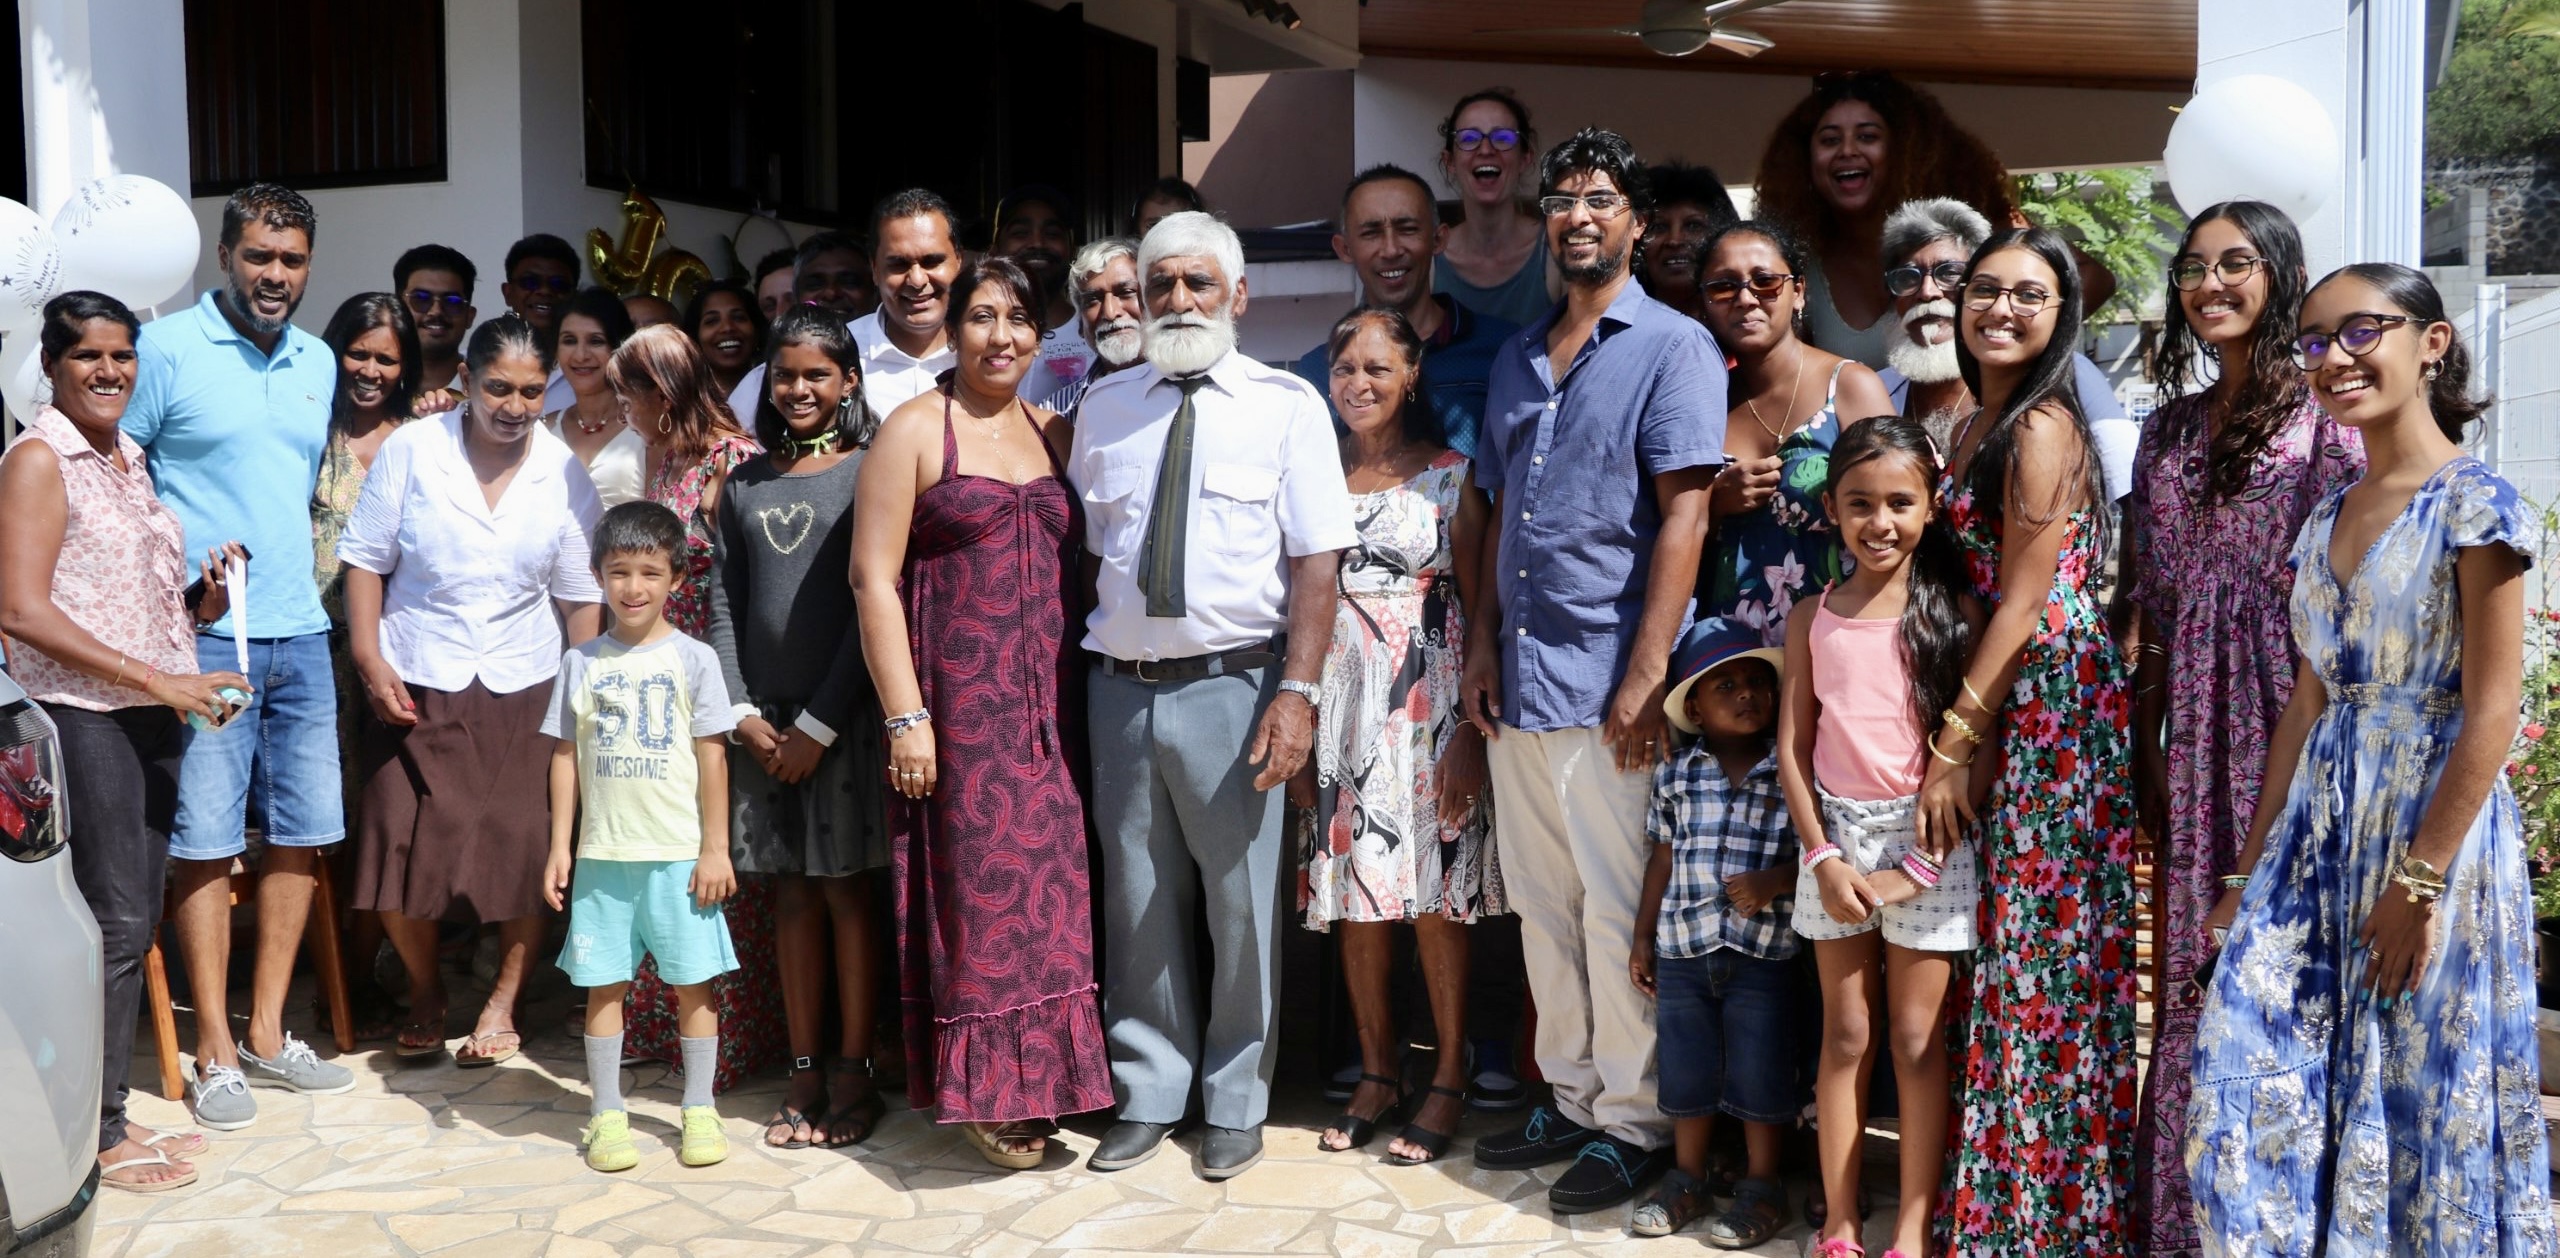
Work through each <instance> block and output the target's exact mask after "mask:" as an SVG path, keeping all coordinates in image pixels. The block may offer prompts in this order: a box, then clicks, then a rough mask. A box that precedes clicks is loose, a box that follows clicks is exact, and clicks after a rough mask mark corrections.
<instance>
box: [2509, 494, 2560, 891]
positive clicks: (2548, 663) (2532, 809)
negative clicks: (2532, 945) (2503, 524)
mask: <svg viewBox="0 0 2560 1258" xmlns="http://www.w3.org/2000/svg"><path fill="white" fill-rule="evenodd" d="M2537 515H2538V517H2539V519H2538V523H2539V524H2540V525H2541V530H2542V531H2541V535H2542V536H2543V537H2545V538H2550V537H2560V532H2555V530H2560V505H2554V504H2551V503H2543V504H2538V506H2537ZM2535 572H2536V574H2537V576H2536V582H2535V583H2536V584H2537V585H2538V586H2539V587H2541V588H2540V591H2539V592H2540V593H2541V594H2542V595H2543V597H2542V598H2541V599H2540V600H2538V601H2539V602H2540V603H2541V605H2542V607H2543V608H2544V609H2545V610H2537V611H2534V612H2531V613H2528V614H2527V615H2526V617H2525V639H2524V650H2525V661H2524V728H2523V729H2522V730H2521V731H2519V732H2518V733H2517V735H2516V745H2515V748H2514V750H2512V751H2510V752H2509V753H2508V754H2507V784H2508V785H2509V786H2511V787H2513V788H2514V789H2515V793H2516V809H2517V811H2518V812H2519V813H2521V814H2522V816H2523V820H2524V845H2525V847H2524V850H2525V859H2526V862H2527V864H2528V867H2529V868H2530V869H2531V871H2532V874H2533V915H2534V917H2535V918H2536V919H2539V920H2549V919H2552V918H2560V733H2554V732H2553V730H2552V726H2553V725H2554V724H2555V723H2560V609H2555V608H2553V607H2552V604H2551V601H2550V597H2549V596H2550V593H2551V578H2550V577H2548V576H2546V575H2540V574H2541V569H2539V568H2537V569H2535Z"/></svg>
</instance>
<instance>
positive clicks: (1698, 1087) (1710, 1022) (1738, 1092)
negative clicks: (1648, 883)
mask: <svg viewBox="0 0 2560 1258" xmlns="http://www.w3.org/2000/svg"><path fill="white" fill-rule="evenodd" d="M1653 982H1654V1014H1653V1021H1654V1037H1655V1043H1656V1044H1658V1045H1660V1047H1659V1049H1658V1050H1657V1053H1658V1054H1659V1071H1660V1077H1661V1093H1660V1096H1659V1098H1658V1100H1657V1101H1656V1104H1657V1105H1658V1106H1659V1107H1660V1108H1661V1110H1662V1115H1663V1117H1665V1118H1701V1117H1704V1116H1706V1115H1709V1114H1730V1115H1732V1116H1734V1117H1735V1118H1739V1119H1741V1120H1742V1121H1744V1122H1746V1123H1792V1122H1794V1121H1796V1119H1797V1118H1798V1117H1799V1116H1800V1115H1802V1114H1803V1113H1804V1107H1805V1105H1806V1104H1807V1103H1809V1102H1810V1101H1811V1100H1812V1099H1813V1093H1812V1090H1811V1089H1810V1088H1809V1087H1807V1086H1806V1082H1805V1054H1804V1052H1803V1050H1802V1048H1801V1047H1800V1045H1799V1031H1800V1028H1801V1024H1802V1023H1803V1021H1804V1017H1803V1009H1802V990H1803V989H1802V986H1801V983H1802V980H1801V978H1800V976H1799V975H1798V973H1797V967H1796V964H1795V963H1794V962H1792V961H1764V960H1762V959H1760V958H1759V957H1755V956H1752V955H1750V954H1748V953H1742V952H1736V951H1734V950H1733V949H1731V948H1719V949H1717V950H1716V951H1714V952H1710V953H1708V954H1707V955H1705V956H1703V957H1658V958H1656V959H1655V960H1654V963H1653Z"/></svg>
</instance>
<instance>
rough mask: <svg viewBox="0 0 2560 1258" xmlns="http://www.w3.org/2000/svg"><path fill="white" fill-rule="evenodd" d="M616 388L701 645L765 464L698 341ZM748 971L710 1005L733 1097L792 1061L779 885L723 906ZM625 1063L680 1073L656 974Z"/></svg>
mask: <svg viewBox="0 0 2560 1258" xmlns="http://www.w3.org/2000/svg"><path fill="white" fill-rule="evenodd" d="M604 374H605V381H606V383H608V384H610V385H612V386H613V391H614V393H615V395H616V396H618V397H620V398H621V399H622V413H623V417H624V418H625V419H626V420H628V421H629V422H630V424H631V427H632V428H633V429H634V430H635V431H637V432H638V433H639V434H640V439H641V440H643V441H645V442H647V443H648V445H649V457H648V467H647V475H646V476H645V477H644V478H643V479H642V482H641V488H642V493H643V494H644V495H645V496H646V497H647V498H648V499H649V501H651V502H655V503H657V504H659V505H660V506H663V507H666V508H668V509H669V510H671V511H674V512H675V513H676V516H677V518H679V519H681V520H683V521H684V551H685V553H684V561H683V563H681V564H680V565H678V568H677V571H676V585H675V589H674V591H673V592H671V593H670V594H668V595H667V622H668V623H669V624H672V625H674V626H675V627H676V629H677V630H678V631H679V632H682V633H685V634H689V635H691V636H692V637H694V638H695V639H697V640H699V641H702V642H706V643H707V642H709V641H710V640H711V583H712V582H713V581H714V580H717V579H718V574H717V573H715V572H714V571H713V563H712V559H713V551H714V549H715V548H716V543H717V540H718V538H719V532H720V524H719V519H720V517H719V514H718V512H719V506H720V487H721V486H722V485H723V484H724V483H726V482H727V481H728V479H729V473H730V472H732V471H735V470H736V469H737V467H738V465H739V464H741V463H744V462H746V461H747V460H749V459H751V458H754V457H755V456H756V455H758V454H760V453H762V450H761V449H760V448H759V447H758V446H757V445H756V443H755V441H754V439H753V438H750V437H749V436H747V434H746V433H745V432H743V431H741V430H740V429H739V428H738V421H737V418H736V417H735V416H733V415H731V414H730V413H729V403H728V401H727V399H725V398H723V397H721V396H720V392H719V390H718V388H716V387H715V386H714V385H713V383H712V378H711V370H710V367H709V365H708V364H706V363H704V362H703V361H702V352H701V351H700V350H698V349H696V348H694V344H693V338H691V337H689V336H686V335H685V334H684V333H683V332H682V331H681V330H679V329H677V328H676V327H674V326H673V325H670V324H660V325H658V326H656V327H647V328H642V329H640V330H639V331H638V332H635V333H633V334H632V336H631V339H629V340H627V341H624V342H623V343H622V345H621V347H620V348H618V349H616V350H614V351H613V358H612V360H611V361H609V362H607V363H606V364H605V369H604ZM721 912H722V913H724V914H726V915H727V916H728V919H729V938H730V940H731V941H732V943H733V944H734V945H735V946H736V947H737V950H738V968H737V969H734V970H731V971H730V972H728V973H726V974H723V975H721V976H720V977H718V978H716V979H713V980H711V1002H712V1005H713V1007H714V1008H716V1009H718V1010H719V1012H720V1069H719V1077H718V1078H717V1079H715V1080H714V1081H713V1083H712V1086H713V1087H714V1088H716V1089H718V1090H720V1091H727V1090H728V1089H729V1088H731V1087H733V1086H735V1085H736V1084H737V1082H738V1080H739V1079H741V1078H743V1077H745V1076H746V1075H749V1074H752V1073H754V1072H755V1071H758V1070H761V1069H763V1068H765V1067H767V1066H770V1065H773V1064H774V1063H776V1062H779V1061H781V1060H782V1055H783V1048H784V1043H785V1037H784V1034H783V1024H782V1006H781V1002H780V1001H777V1000H775V999H773V998H772V993H774V992H775V991H778V990H780V987H779V984H780V982H781V974H782V971H781V966H780V964H779V963H778V962H777V961H776V959H775V955H776V954H775V949H774V931H773V884H772V883H771V882H769V881H767V880H766V879H763V878H740V879H739V880H738V893H737V894H736V895H733V896H731V897H729V900H728V902H727V903H725V904H723V905H721ZM623 1028H624V1030H623V1034H624V1037H625V1038H624V1040H623V1047H624V1051H626V1052H628V1053H630V1054H632V1055H633V1056H637V1057H649V1058H653V1059H655V1060H658V1061H664V1062H669V1063H677V1062H681V1061H682V1060H683V1056H682V1054H681V1052H680V1051H679V1049H678V1047H677V1044H676V1038H677V1037H676V1018H675V990H674V989H673V988H670V987H668V986H667V985H666V984H665V983H664V982H661V981H660V980H659V978H658V967H657V965H656V963H655V962H650V963H647V964H644V965H642V966H641V967H640V974H639V977H637V978H635V979H633V980H632V983H631V995H630V999H629V1004H628V1007H627V1012H626V1016H625V1019H624V1022H623Z"/></svg>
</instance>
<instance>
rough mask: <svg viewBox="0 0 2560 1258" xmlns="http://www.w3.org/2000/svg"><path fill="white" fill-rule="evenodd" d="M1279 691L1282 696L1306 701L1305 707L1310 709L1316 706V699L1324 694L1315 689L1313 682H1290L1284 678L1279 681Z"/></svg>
mask: <svg viewBox="0 0 2560 1258" xmlns="http://www.w3.org/2000/svg"><path fill="white" fill-rule="evenodd" d="M1280 691H1281V693H1283V694H1293V695H1296V696H1298V697H1299V698H1301V699H1304V700H1306V701H1307V706H1308V707H1311V708H1312V707H1315V706H1317V702H1316V701H1317V699H1319V698H1320V697H1322V695H1323V693H1324V692H1323V691H1322V690H1319V689H1317V687H1316V684H1315V683H1314V682H1311V681H1291V680H1289V679H1287V678H1285V677H1284V678H1282V679H1281V681H1280Z"/></svg>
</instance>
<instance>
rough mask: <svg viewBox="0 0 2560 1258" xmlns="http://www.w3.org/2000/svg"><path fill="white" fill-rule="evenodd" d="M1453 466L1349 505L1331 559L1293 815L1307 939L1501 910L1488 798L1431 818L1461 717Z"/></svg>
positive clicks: (1461, 629)
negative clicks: (1318, 674)
mask: <svg viewBox="0 0 2560 1258" xmlns="http://www.w3.org/2000/svg"><path fill="white" fill-rule="evenodd" d="M1467 468H1468V463H1467V460H1466V458H1465V456H1463V455H1460V454H1458V453H1456V452H1455V451H1451V452H1448V453H1444V454H1442V455H1441V456H1440V457H1439V458H1437V459H1435V460H1433V461H1432V463H1431V466H1429V467H1427V468H1425V469H1423V471H1422V473H1421V474H1420V475H1418V476H1415V477H1414V478H1413V479H1411V480H1409V481H1406V482H1405V483H1403V484H1401V485H1398V486H1395V487H1394V488H1391V489H1384V490H1380V491H1379V492H1377V493H1373V494H1358V495H1355V496H1354V497H1353V498H1352V512H1353V514H1354V516H1356V517H1357V522H1358V525H1359V529H1360V545H1359V547H1358V548H1357V549H1355V550H1353V551H1351V552H1350V553H1348V554H1346V555H1344V556H1343V560H1342V576H1341V581H1342V601H1341V603H1340V604H1339V605H1338V606H1337V607H1336V608H1335V610H1334V616H1333V644H1332V646H1331V647H1329V648H1328V649H1327V651H1326V653H1325V661H1324V681H1323V687H1324V701H1323V702H1322V703H1319V704H1317V705H1316V720H1317V730H1316V750H1315V756H1316V782H1317V785H1316V789H1317V797H1316V807H1315V808H1314V809H1312V810H1310V811H1309V812H1307V813H1305V814H1302V815H1303V816H1304V817H1305V818H1306V827H1307V828H1306V829H1305V830H1304V831H1303V832H1302V837H1301V840H1300V847H1301V849H1302V850H1301V851H1300V853H1299V855H1300V857H1301V859H1300V861H1299V869H1300V873H1299V879H1300V881H1299V885H1298V907H1299V909H1300V910H1301V911H1302V912H1304V913H1305V914H1306V918H1305V921H1306V925H1307V928H1308V929H1310V930H1326V929H1330V928H1331V926H1332V924H1333V923H1335V922H1338V921H1353V922H1408V921H1412V920H1413V919H1414V918H1416V917H1419V916H1421V915H1423V914H1425V913H1434V914H1438V915H1440V916H1443V917H1447V918H1450V919H1451V920H1454V921H1460V922H1473V921H1475V920H1476V919H1477V918H1478V917H1479V916H1481V915H1483V914H1487V913H1500V912H1502V911H1503V907H1502V875H1501V874H1500V872H1499V871H1498V870H1497V869H1496V868H1495V865H1494V857H1493V835H1492V828H1491V826H1490V824H1489V822H1490V820H1491V815H1490V811H1491V810H1490V809H1489V808H1488V807H1487V804H1488V803H1489V802H1490V799H1489V797H1488V799H1487V800H1486V801H1482V802H1479V803H1478V805H1477V807H1476V808H1475V810H1474V811H1473V812H1471V813H1469V814H1468V815H1466V816H1464V817H1461V818H1457V819H1455V820H1454V821H1444V820H1443V819H1442V817H1441V816H1440V757H1441V755H1442V754H1443V753H1445V752H1446V751H1447V750H1448V748H1449V740H1450V738H1451V737H1453V736H1454V735H1455V734H1456V733H1457V729H1458V722H1459V721H1461V720H1463V719H1464V718H1463V717H1462V716H1460V714H1459V711H1458V679H1459V673H1460V671H1461V670H1460V667H1459V664H1460V661H1459V655H1460V651H1461V649H1462V648H1463V647H1464V646H1465V644H1466V640H1467V635H1466V621H1465V619H1464V617H1463V615H1462V613H1461V612H1460V610H1459V607H1458V583H1457V581H1456V579H1455V577H1454V576H1453V575H1452V572H1453V570H1452V564H1453V560H1452V558H1451V550H1450V540H1449V539H1450V530H1451V528H1452V527H1453V526H1454V524H1455V523H1456V521H1457V518H1458V503H1459V499H1460V497H1461V496H1462V495H1464V494H1465V493H1466V492H1467Z"/></svg>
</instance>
